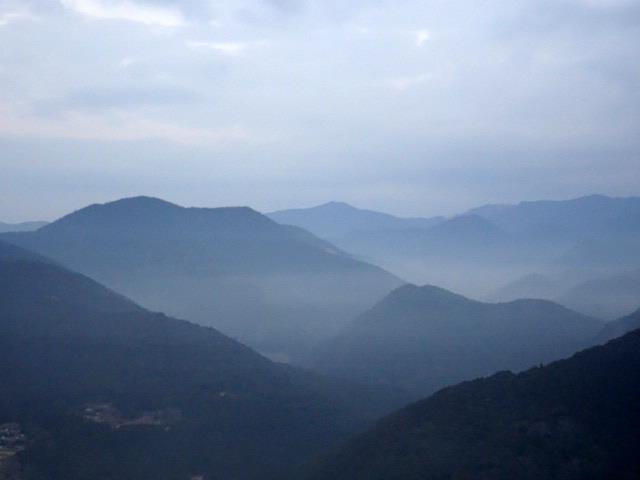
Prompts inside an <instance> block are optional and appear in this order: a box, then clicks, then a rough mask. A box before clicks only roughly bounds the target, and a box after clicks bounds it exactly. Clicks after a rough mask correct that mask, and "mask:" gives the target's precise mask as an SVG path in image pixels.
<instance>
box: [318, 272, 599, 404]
mask: <svg viewBox="0 0 640 480" xmlns="http://www.w3.org/2000/svg"><path fill="white" fill-rule="evenodd" d="M601 328H602V323H601V322H599V321H597V320H594V319H592V318H589V317H585V316H584V315H581V314H578V313H576V312H573V311H571V310H569V309H567V308H565V307H562V306H560V305H558V304H555V303H553V302H549V301H544V300H518V301H513V302H508V303H497V304H491V303H483V302H478V301H475V300H471V299H468V298H466V297H463V296H461V295H457V294H454V293H452V292H449V291H447V290H444V289H441V288H438V287H433V286H425V287H417V286H414V285H405V286H403V287H399V288H398V289H396V290H395V291H394V292H392V293H391V294H389V295H388V296H387V297H386V298H385V299H383V300H382V301H381V302H379V303H378V304H377V305H376V306H374V307H373V308H372V309H371V310H369V311H368V312H366V313H364V314H363V315H361V316H360V317H359V318H358V319H356V320H355V321H354V322H353V323H352V324H351V325H350V326H349V327H347V328H346V329H345V330H344V331H343V332H342V333H341V334H340V335H338V336H337V337H336V338H334V339H332V340H330V341H328V342H327V343H326V344H325V345H324V346H323V348H322V349H320V350H319V354H318V358H317V367H318V368H320V369H321V370H322V371H324V372H330V373H332V374H335V375H342V376H345V377H347V378H351V379H358V380H360V381H367V382H372V383H384V384H391V385H399V386H402V387H404V388H406V389H408V390H410V391H413V392H415V393H416V394H418V395H426V394H428V393H431V392H433V391H435V390H436V389H438V388H442V387H444V386H446V385H451V384H453V383H457V382H460V381H462V380H468V379H471V378H475V377H477V376H480V375H488V374H491V373H493V372H495V371H499V370H504V369H512V370H522V369H525V368H529V367H531V366H533V365H537V364H539V363H546V362H549V361H551V360H556V359H559V358H562V357H564V356H568V355H571V354H572V353H574V352H576V351H577V350H579V349H581V348H584V347H585V346H588V345H590V342H592V341H593V338H594V337H595V335H596V334H597V333H598V332H599V331H600V329H601Z"/></svg>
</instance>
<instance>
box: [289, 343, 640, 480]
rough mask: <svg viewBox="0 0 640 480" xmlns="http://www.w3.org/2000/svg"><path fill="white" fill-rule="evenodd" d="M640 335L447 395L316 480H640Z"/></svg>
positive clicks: (314, 470)
mask: <svg viewBox="0 0 640 480" xmlns="http://www.w3.org/2000/svg"><path fill="white" fill-rule="evenodd" d="M639 399H640V330H635V331H633V332H632V333H629V334H627V335H625V336H624V337H622V338H619V339H616V340H612V341H611V342H609V343H607V344H606V345H604V346H599V347H594V348H590V349H588V350H585V351H582V352H580V353H578V354H576V355H574V356H573V357H571V358H570V359H567V360H562V361H558V362H555V363H552V364H550V365H547V366H545V367H541V368H533V369H531V370H528V371H527V372H524V373H521V374H519V375H514V374H512V373H509V372H502V373H497V374H495V375H493V376H491V377H489V378H485V379H480V380H475V381H471V382H466V383H463V384H460V385H457V386H455V387H450V388H446V389H444V390H442V391H440V392H438V393H436V394H435V395H433V396H432V397H430V398H428V399H426V400H423V401H420V402H418V403H415V404H413V405H411V406H409V407H407V408H404V409H402V410H400V411H399V412H397V413H395V414H393V415H391V416H389V417H387V418H385V419H383V420H381V421H380V422H378V424H377V425H376V426H375V427H374V428H373V429H371V430H370V431H369V432H368V433H366V434H363V435H361V436H358V437H356V438H355V439H353V440H351V441H350V442H348V443H347V444H346V445H344V446H343V447H342V448H340V449H339V450H337V451H335V452H334V453H332V454H330V455H328V456H327V457H326V458H324V459H323V460H321V461H319V462H317V463H315V464H314V465H311V466H310V467H309V469H308V471H307V475H306V476H303V475H301V477H304V478H306V479H307V480H443V479H474V480H498V479H500V480H503V479H504V480H506V479H516V478H517V479H520V480H539V479H545V480H561V479H562V480H584V479H594V480H595V479H605V478H606V479H618V480H623V479H624V480H633V479H637V478H640V460H639V459H638V455H637V453H638V445H640V400H639Z"/></svg>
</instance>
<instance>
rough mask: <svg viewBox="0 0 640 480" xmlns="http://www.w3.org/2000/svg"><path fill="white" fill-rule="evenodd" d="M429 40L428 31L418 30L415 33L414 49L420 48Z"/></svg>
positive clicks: (429, 34)
mask: <svg viewBox="0 0 640 480" xmlns="http://www.w3.org/2000/svg"><path fill="white" fill-rule="evenodd" d="M430 38H431V33H430V32H429V30H418V31H417V32H416V47H422V46H423V45H424V44H425V43H426V42H427V41H428V40H429V39H430Z"/></svg>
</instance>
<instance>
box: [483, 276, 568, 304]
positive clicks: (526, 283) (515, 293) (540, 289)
mask: <svg viewBox="0 0 640 480" xmlns="http://www.w3.org/2000/svg"><path fill="white" fill-rule="evenodd" d="M558 289H559V285H558V283H557V282H556V281H554V280H553V279H551V278H549V277H548V276H546V275H542V274H540V273H530V274H527V275H523V276H522V277H519V278H517V279H515V280H513V281H512V282H509V283H508V284H506V285H504V286H502V287H500V288H499V289H498V290H496V291H495V292H494V293H493V294H491V295H490V296H489V300H490V301H495V302H508V301H511V300H516V299H519V298H541V299H547V300H549V299H552V298H553V297H555V296H556V295H557V293H558ZM560 303H562V302H560Z"/></svg>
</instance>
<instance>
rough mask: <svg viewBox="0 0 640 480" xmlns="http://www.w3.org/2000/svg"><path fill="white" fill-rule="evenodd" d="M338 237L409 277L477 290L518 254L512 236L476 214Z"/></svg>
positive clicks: (362, 254)
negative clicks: (428, 225)
mask: <svg viewBox="0 0 640 480" xmlns="http://www.w3.org/2000/svg"><path fill="white" fill-rule="evenodd" d="M334 243H335V244H336V245H337V246H338V247H340V248H342V249H343V250H345V251H347V252H350V253H353V254H354V255H357V256H358V257H359V258H362V259H365V260H367V261H370V262H372V263H374V264H376V265H379V266H381V267H382V268H384V269H386V270H389V271H391V272H394V273H396V274H397V275H399V276H400V277H402V278H405V279H408V280H409V281H412V282H417V283H425V282H426V283H434V284H438V285H444V286H447V287H449V288H456V289H462V290H464V291H469V292H474V293H476V292H478V291H479V290H480V289H486V288H487V287H486V285H487V283H488V279H490V278H492V277H493V276H494V275H495V272H496V271H499V270H500V269H502V268H506V269H509V270H510V269H512V268H514V267H513V266H514V265H515V264H516V261H517V260H518V257H517V255H514V252H517V247H518V245H516V244H514V242H513V239H512V238H510V236H509V235H508V234H506V233H505V232H503V231H501V230H500V229H499V228H497V227H496V226H495V225H493V224H492V223H491V222H489V221H487V220H485V219H483V218H482V217H480V216H478V215H462V216H457V217H452V218H449V219H442V220H441V221H440V222H438V223H437V224H435V225H433V226H430V227H428V228H405V229H388V230H378V231H369V232H354V233H352V234H349V235H347V236H345V237H343V238H340V239H335V240H334Z"/></svg>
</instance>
